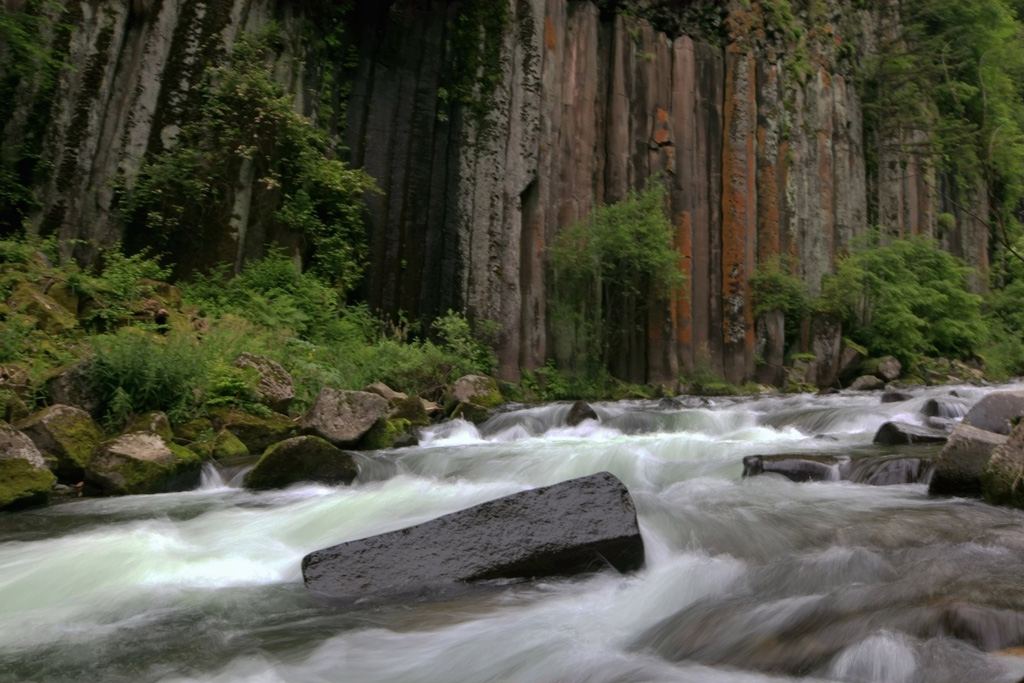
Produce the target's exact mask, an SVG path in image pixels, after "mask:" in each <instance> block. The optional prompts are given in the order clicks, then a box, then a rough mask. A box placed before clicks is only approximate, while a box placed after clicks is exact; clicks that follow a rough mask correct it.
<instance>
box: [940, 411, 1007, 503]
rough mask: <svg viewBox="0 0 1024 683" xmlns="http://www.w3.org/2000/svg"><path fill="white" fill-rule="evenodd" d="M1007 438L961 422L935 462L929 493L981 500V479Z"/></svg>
mask: <svg viewBox="0 0 1024 683" xmlns="http://www.w3.org/2000/svg"><path fill="white" fill-rule="evenodd" d="M1005 441H1006V436H1004V435H1002V434H996V433H995V432H989V431H986V430H984V429H978V428H977V427H973V426H971V425H969V424H965V423H963V422H961V423H960V424H958V425H957V426H956V428H955V429H953V433H952V434H950V435H949V441H948V442H946V445H945V447H944V448H943V449H942V452H941V453H940V454H939V457H938V459H937V460H936V462H935V474H934V475H933V476H932V480H931V483H930V484H929V485H928V493H930V494H932V495H943V496H971V497H978V496H981V492H982V491H981V475H982V472H983V471H984V469H985V463H987V462H988V459H989V457H990V456H991V455H992V451H994V450H995V448H996V447H997V446H1000V445H1002V444H1003V443H1004V442H1005Z"/></svg>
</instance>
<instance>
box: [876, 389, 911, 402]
mask: <svg viewBox="0 0 1024 683" xmlns="http://www.w3.org/2000/svg"><path fill="white" fill-rule="evenodd" d="M912 398H913V396H911V395H910V394H907V393H904V392H902V391H894V390H887V391H886V392H885V393H884V394H882V403H900V402H902V401H909V400H910V399H912Z"/></svg>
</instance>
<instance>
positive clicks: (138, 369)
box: [88, 328, 207, 426]
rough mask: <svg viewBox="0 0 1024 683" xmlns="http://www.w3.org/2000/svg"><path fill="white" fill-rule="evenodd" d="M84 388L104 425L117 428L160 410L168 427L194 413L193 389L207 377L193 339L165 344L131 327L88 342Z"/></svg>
mask: <svg viewBox="0 0 1024 683" xmlns="http://www.w3.org/2000/svg"><path fill="white" fill-rule="evenodd" d="M92 346H93V353H94V355H93V358H92V362H91V363H90V364H89V373H88V379H89V386H90V387H91V389H92V391H93V392H94V394H95V395H96V397H97V399H98V400H99V402H100V411H101V413H102V415H103V419H104V421H105V422H106V423H107V424H108V425H109V426H122V425H123V424H124V423H125V422H127V420H128V418H129V417H130V416H131V414H133V413H140V412H145V411H149V410H162V411H164V412H165V413H167V416H168V417H169V418H170V419H171V421H172V422H178V421H181V420H183V419H184V418H186V417H188V416H189V414H190V413H191V412H192V411H193V409H194V395H193V390H195V389H197V388H199V387H200V386H201V385H202V383H203V380H204V379H205V375H206V367H207V364H206V360H205V358H204V357H203V356H202V354H201V353H200V351H199V350H198V349H197V348H196V346H195V343H194V341H193V340H192V339H190V338H189V337H187V336H184V335H181V336H179V335H174V336H171V337H170V338H167V339H164V338H161V337H157V336H155V335H151V334H147V333H145V332H141V331H140V330H136V329H132V328H124V329H122V330H120V331H119V332H118V333H117V334H110V335H101V336H98V337H94V338H93V340H92Z"/></svg>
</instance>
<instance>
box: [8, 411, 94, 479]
mask: <svg viewBox="0 0 1024 683" xmlns="http://www.w3.org/2000/svg"><path fill="white" fill-rule="evenodd" d="M15 428H16V429H18V430H20V431H22V432H23V433H25V435H26V436H28V437H29V438H30V439H32V442H33V443H34V444H35V445H36V448H38V449H39V450H40V452H41V453H43V455H44V457H45V456H51V457H52V458H53V459H54V462H55V465H54V467H53V469H54V473H55V474H56V475H57V478H58V479H60V481H61V482H62V483H71V484H74V483H77V482H80V481H82V476H83V475H84V472H85V468H86V466H87V465H88V464H89V460H90V459H91V458H92V454H93V451H94V450H95V449H96V446H98V445H99V444H100V442H102V441H103V430H101V429H100V427H99V425H97V424H96V423H95V422H94V421H93V419H92V417H90V415H89V414H88V413H86V412H85V411H84V410H80V409H78V408H74V407H72V406H65V405H55V406H50V407H49V408H46V409H44V410H41V411H39V412H38V413H35V414H34V415H31V416H29V417H28V418H26V419H24V420H22V421H21V422H19V423H17V424H16V425H15Z"/></svg>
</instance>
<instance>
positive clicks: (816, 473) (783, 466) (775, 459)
mask: <svg viewBox="0 0 1024 683" xmlns="http://www.w3.org/2000/svg"><path fill="white" fill-rule="evenodd" d="M849 472H850V458H849V457H848V456H845V455H748V456H747V457H745V458H743V476H744V477H756V476H758V475H761V474H781V475H782V476H784V477H786V478H787V479H789V480H790V481H796V482H804V481H839V480H841V479H846V478H847V476H848V475H849Z"/></svg>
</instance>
